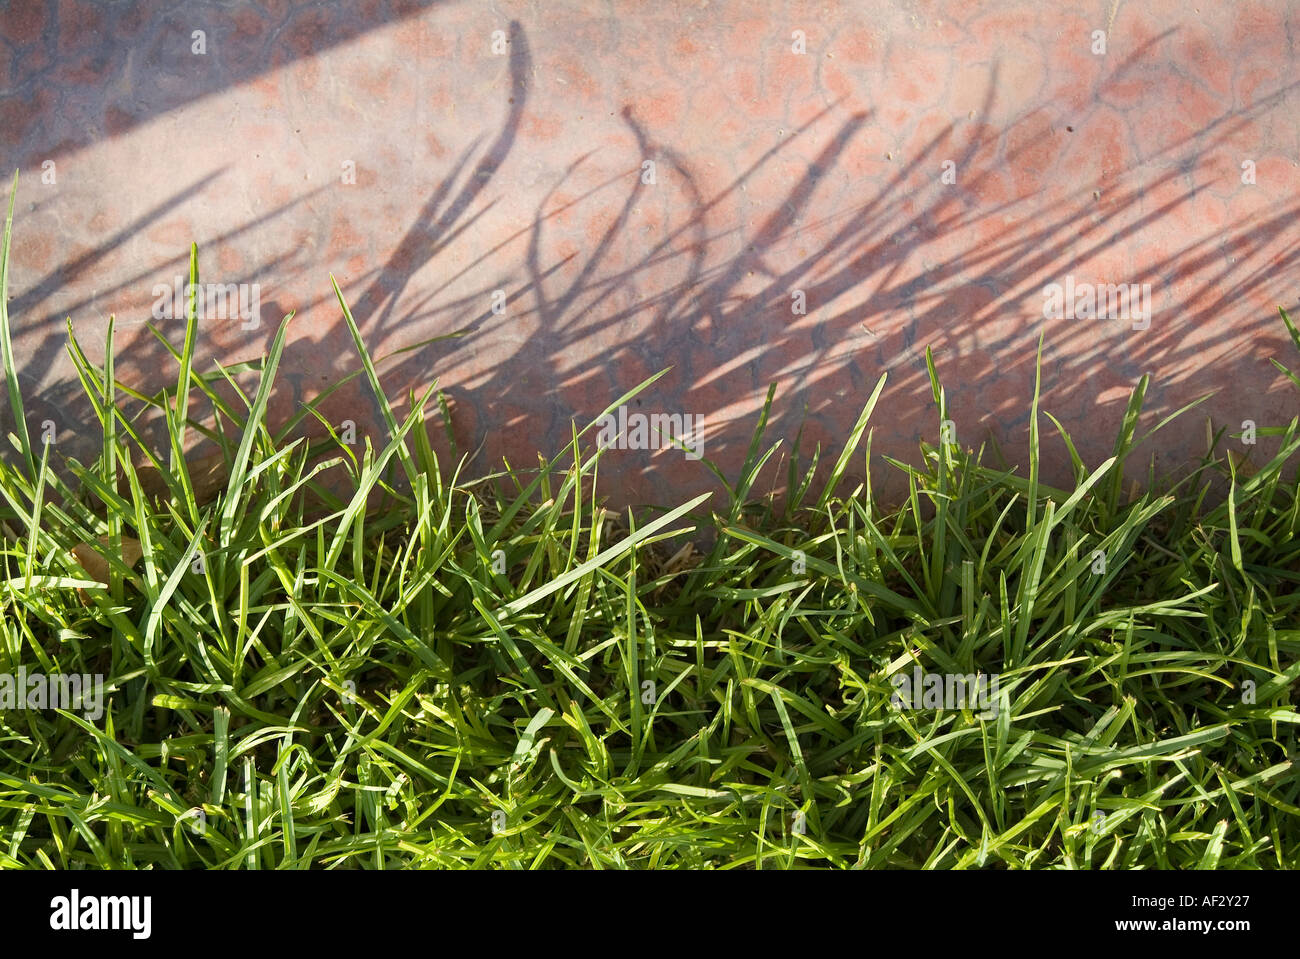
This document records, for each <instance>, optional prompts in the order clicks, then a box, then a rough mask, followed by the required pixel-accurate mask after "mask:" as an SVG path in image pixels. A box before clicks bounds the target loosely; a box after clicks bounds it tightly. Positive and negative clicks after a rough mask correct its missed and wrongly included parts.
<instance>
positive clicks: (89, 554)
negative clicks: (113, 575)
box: [72, 536, 144, 586]
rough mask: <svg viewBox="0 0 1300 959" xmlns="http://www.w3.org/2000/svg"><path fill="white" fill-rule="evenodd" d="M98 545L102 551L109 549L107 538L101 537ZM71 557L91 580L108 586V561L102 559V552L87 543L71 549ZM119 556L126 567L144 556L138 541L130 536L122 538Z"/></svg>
mask: <svg viewBox="0 0 1300 959" xmlns="http://www.w3.org/2000/svg"><path fill="white" fill-rule="evenodd" d="M99 543H100V545H101V546H103V547H104V549H108V548H110V547H109V540H108V537H107V536H101V537H100V538H99ZM72 555H73V557H74V558H75V559H76V560H77V562H78V563H80V564H81V568H82V569H84V570H85V571H86V572H87V573H89V574H90V577H91V578H92V579H94V580H95V581H96V582H100V583H103V584H104V585H105V586H107V585H108V560H106V559H105V558H104V556H103V551H101V550H98V549H95V547H93V546H91V545H90V544H89V543H78V544H77V545H76V546H74V547H72ZM121 555H122V562H123V563H125V564H126V565H127V566H128V567H129V566H134V565H135V564H136V563H137V562H138V561H139V559H140V557H141V556H143V555H144V550H142V549H141V548H140V541H139V540H135V539H132V538H131V537H130V536H123V537H122V554H121Z"/></svg>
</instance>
